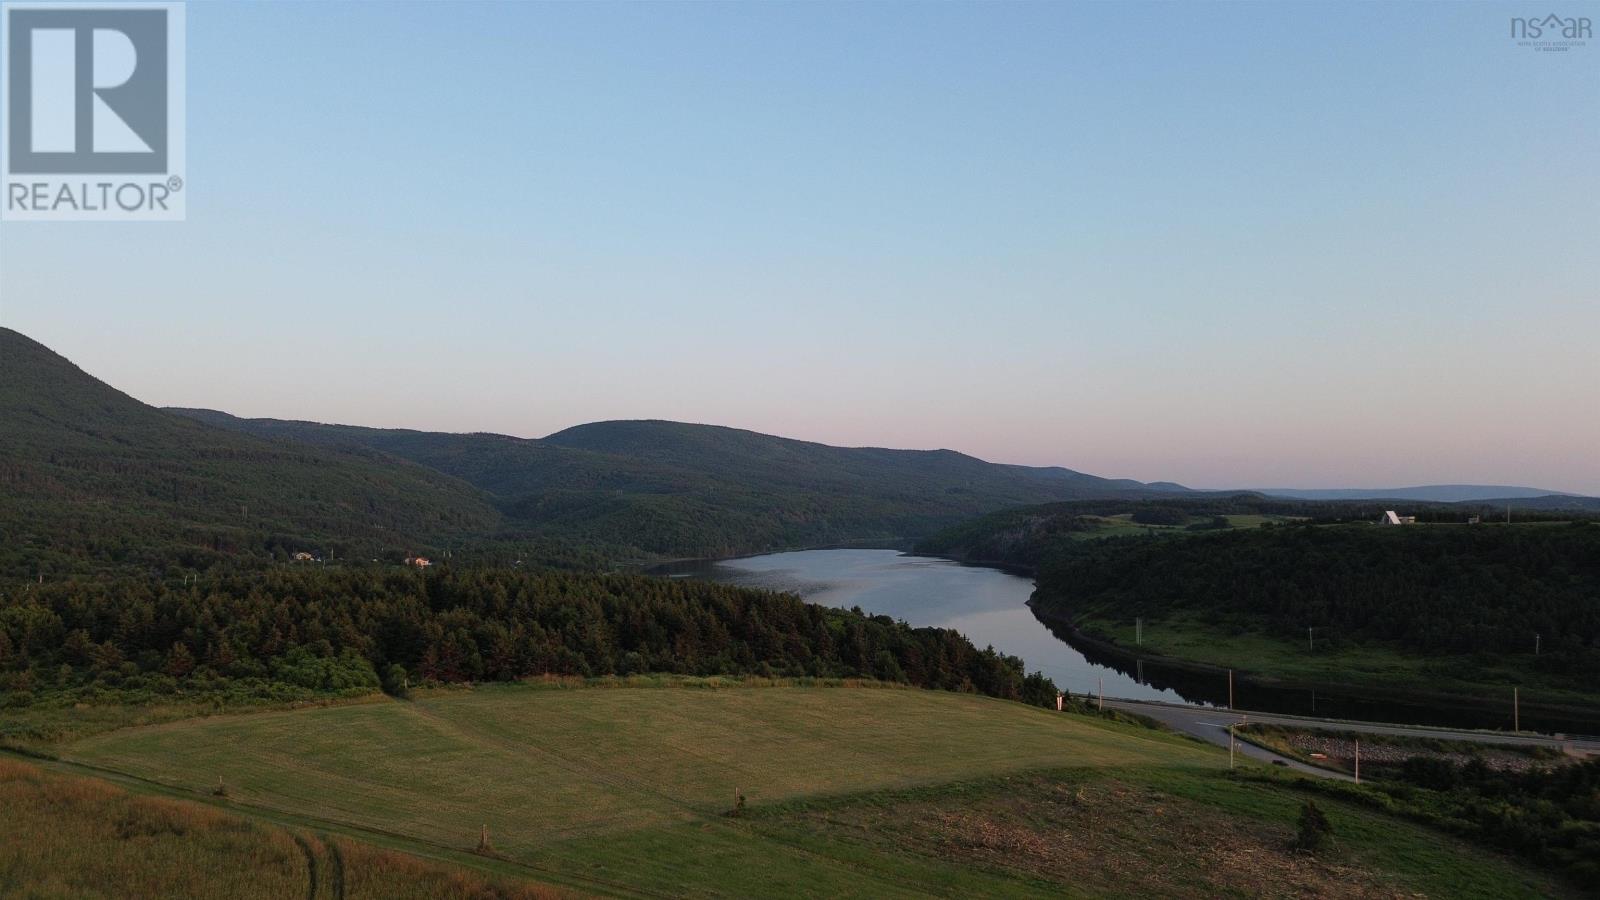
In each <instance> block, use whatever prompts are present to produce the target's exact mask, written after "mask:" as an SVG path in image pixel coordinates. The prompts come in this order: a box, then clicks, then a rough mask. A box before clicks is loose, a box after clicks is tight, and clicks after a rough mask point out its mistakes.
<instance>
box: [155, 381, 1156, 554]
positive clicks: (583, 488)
mask: <svg viewBox="0 0 1600 900" xmlns="http://www.w3.org/2000/svg"><path fill="white" fill-rule="evenodd" d="M172 412H175V413H178V414H180V415H184V416H188V417H192V418H194V419H196V420H198V421H201V422H204V423H206V424H209V425H215V426H217V427H219V428H225V429H230V430H233V431H240V432H244V433H246V434H249V435H253V436H256V437H260V438H271V439H277V440H287V441H294V442H296V443H302V444H313V445H317V446H322V447H345V448H351V447H358V448H362V449H367V450H376V451H380V452H382V453H386V454H392V455H394V456H397V457H401V458H404V459H406V460H409V461H411V462H415V463H420V464H421V465H424V466H427V467H429V468H431V469H435V470H437V471H439V472H442V473H444V474H447V475H450V476H453V477H455V478H459V479H461V480H462V481H465V482H467V483H469V484H471V485H473V486H474V487H477V488H480V489H481V490H483V491H486V492H487V493H489V494H490V495H492V496H493V497H494V498H495V502H496V505H497V506H498V507H499V509H500V510H501V511H502V512H503V513H504V515H505V516H506V520H507V528H508V529H510V530H512V531H515V530H517V529H523V530H528V531H532V532H535V533H544V534H551V535H560V536H561V537H562V538H563V539H566V540H569V541H576V542H578V543H580V544H582V545H584V546H588V547H604V548H606V549H607V551H608V552H612V553H616V552H623V553H627V552H633V553H637V554H644V555H653V556H725V555H734V554H740V553H752V552H758V551H762V550H770V549H778V548H785V547H800V546H817V545H823V544H830V543H844V542H854V541H885V540H895V539H903V538H909V537H916V536H920V535H923V534H928V533H931V532H932V531H935V530H938V529H939V528H943V527H946V526H948V525H952V524H954V523H956V522H960V521H963V520H965V519H967V518H970V517H972V516H976V515H981V514H983V513H986V512H993V511H995V510H998V509H1003V508H1005V507H1008V506H1019V505H1023V504H1027V503H1031V502H1038V501H1040V500H1041V499H1043V500H1069V499H1092V498H1113V497H1143V496H1163V495H1167V494H1170V493H1174V492H1186V490H1187V489H1185V488H1183V487H1181V486H1179V485H1147V484H1142V483H1140V482H1137V481H1130V480H1126V479H1107V478H1098V477H1096V476H1093V475H1086V474H1084V473H1082V472H1074V471H1072V470H1070V469H1063V468H1053V467H1052V468H1032V467H1028V466H1011V465H999V464H995V463H989V462H985V461H983V460H981V459H977V458H975V457H971V456H966V455H964V454H961V453H956V452H954V451H951V450H885V449H879V448H871V447H862V448H845V447H831V446H828V445H826V444H817V443H812V442H809V441H798V440H792V439H789V438H780V437H773V436H771V435H765V434H758V433H756V432H752V431H742V430H739V429H735V428H723V427H719V426H714V425H690V424H685V423H682V422H665V421H619V422H596V423H593V424H589V425H579V426H577V427H575V428H569V429H567V430H565V431H561V432H557V433H556V434H553V435H550V436H549V437H546V438H543V439H529V438H515V437H508V436H505V435H497V434H443V433H437V432H422V431H406V430H398V429H379V428H360V427H354V426H346V425H323V424H317V423H312V422H294V421H283V420H279V419H240V418H237V417H234V416H231V415H228V414H226V413H220V412H215V411H211V410H194V409H178V410H172Z"/></svg>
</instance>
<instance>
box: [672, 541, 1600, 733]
mask: <svg viewBox="0 0 1600 900" xmlns="http://www.w3.org/2000/svg"><path fill="white" fill-rule="evenodd" d="M669 573H670V574H673V575H676V576H678V577H684V576H688V577H694V578H704V579H707V580H711V581H721V582H726V583H729V584H737V585H742V586H745V587H757V588H766V589H768V590H775V591H788V592H791V593H795V594H799V595H800V596H802V597H804V598H806V599H807V600H810V601H811V602H813V603H823V604H827V605H829V606H837V607H843V608H849V607H854V606H859V607H860V608H861V609H862V610H863V611H865V612H868V613H871V614H874V615H885V616H891V617H893V618H896V619H901V620H904V621H906V622H908V623H910V624H911V625H914V626H927V625H932V626H938V627H942V628H954V629H955V630H957V631H959V632H961V633H962V634H964V635H966V636H967V637H968V638H969V639H971V641H972V642H973V643H974V644H977V645H978V646H979V647H983V646H991V647H994V648H995V649H996V650H998V651H1000V652H1002V653H1006V654H1009V655H1011V656H1019V657H1021V658H1022V660H1023V661H1024V663H1026V665H1027V668H1028V671H1030V672H1032V671H1042V672H1043V673H1044V674H1045V675H1047V676H1049V677H1050V678H1051V679H1053V680H1054V681H1055V683H1056V685H1057V686H1059V687H1061V688H1064V689H1066V690H1069V691H1071V692H1073V693H1074V694H1078V695H1083V694H1093V693H1094V692H1095V691H1096V690H1098V688H1099V685H1100V682H1101V681H1102V679H1103V680H1104V683H1105V693H1106V696H1107V697H1126V698H1129V699H1135V700H1168V701H1173V702H1179V703H1194V704H1200V705H1215V706H1225V705H1227V703H1228V692H1229V688H1228V679H1227V675H1226V674H1225V673H1223V672H1216V671H1203V672H1196V671H1194V670H1191V669H1184V668H1177V667H1172V666H1168V665H1164V664H1161V663H1160V662H1147V661H1143V660H1139V659H1138V658H1136V657H1134V656H1132V655H1130V654H1125V653H1112V652H1107V651H1105V650H1103V649H1101V650H1096V649H1094V648H1092V647H1086V648H1085V649H1084V650H1083V651H1081V652H1080V651H1079V650H1078V649H1076V648H1074V647H1072V646H1070V645H1069V644H1067V643H1066V642H1065V641H1063V640H1062V639H1060V638H1058V637H1056V636H1055V635H1054V634H1052V633H1051V632H1050V629H1049V628H1047V627H1046V626H1045V625H1044V624H1043V623H1041V622H1040V621H1039V620H1038V619H1036V618H1034V615H1033V611H1032V610H1030V609H1029V608H1028V607H1027V605H1026V604H1027V601H1028V598H1029V597H1030V596H1031V595H1032V594H1033V582H1032V580H1030V579H1027V578H1022V577H1019V576H1016V575H1012V574H1009V573H1006V572H1002V571H999V570H996V569H988V568H983V567H979V566H963V565H961V564H959V563H954V562H951V561H950V560H946V559H934V558H930V557H925V556H908V555H905V554H902V553H900V552H898V551H895V550H803V551H799V552H794V553H773V554H769V555H766V556H753V557H749V558H746V559H734V560H725V561H721V562H698V563H691V564H686V565H679V566H675V567H673V568H672V569H670V570H669ZM1091 660H1092V661H1091ZM1234 687H1235V697H1234V701H1235V703H1236V704H1237V706H1238V708H1240V709H1254V710H1262V711H1267V712H1279V713H1291V714H1295V715H1311V716H1327V717H1331V718H1343V719H1359V720H1366V721H1374V722H1401V723H1411V724H1427V725H1445V726H1454V727H1466V728H1501V729H1503V728H1510V727H1511V725H1512V721H1511V708H1510V704H1509V702H1493V699H1494V698H1489V700H1488V701H1485V702H1470V701H1461V702H1441V700H1440V699H1439V698H1432V697H1424V696H1422V695H1408V694H1405V693H1398V694H1397V693H1385V694H1382V695H1378V694H1374V693H1373V692H1372V691H1370V690H1362V689H1359V688H1345V687H1339V686H1325V687H1323V688H1319V689H1316V690H1311V689H1305V688H1284V687H1278V686H1274V685H1263V684H1258V683H1253V682H1251V681H1249V680H1247V679H1243V678H1241V679H1237V681H1236V683H1235V686H1234ZM1507 693H1509V691H1507ZM1503 699H1509V698H1503ZM1521 724H1522V726H1523V727H1524V728H1534V729H1538V730H1542V731H1549V732H1568V733H1577V734H1600V715H1597V714H1595V713H1590V712H1586V711H1577V712H1576V713H1575V712H1574V711H1572V710H1569V709H1560V710H1555V709H1542V708H1540V707H1538V706H1537V705H1534V704H1528V703H1527V702H1526V698H1524V706H1523V709H1522V717H1521Z"/></svg>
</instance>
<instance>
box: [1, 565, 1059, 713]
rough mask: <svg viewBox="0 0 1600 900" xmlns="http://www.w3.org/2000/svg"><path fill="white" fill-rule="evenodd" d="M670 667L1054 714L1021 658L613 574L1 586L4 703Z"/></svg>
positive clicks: (320, 573)
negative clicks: (872, 684) (875, 688)
mask: <svg viewBox="0 0 1600 900" xmlns="http://www.w3.org/2000/svg"><path fill="white" fill-rule="evenodd" d="M646 672H653V673H675V674H685V675H746V674H752V675H762V676H791V677H808V676H809V677H825V678H828V677H862V678H876V679H880V680H884V681H891V682H902V683H906V684H910V685H916V686H919V687H927V688H939V689H945V690H953V691H969V692H978V693H983V694H987V695H990V696H994V697H1002V698H1007V699H1013V700H1022V701H1026V702H1029V703H1035V704H1045V703H1053V702H1054V697H1055V687H1054V685H1053V684H1052V683H1051V682H1050V681H1049V680H1048V679H1045V678H1043V677H1041V676H1039V675H1037V674H1035V675H1031V676H1030V675H1025V673H1024V672H1023V668H1022V661H1021V660H1019V659H1016V658H1014V657H1008V656H1004V655H1001V654H997V653H995V652H994V651H993V650H989V649H986V650H979V649H977V648H976V647H974V646H973V645H972V644H971V643H970V642H969V641H967V640H966V638H964V637H962V636H961V635H960V634H958V633H956V632H954V631H950V630H947V629H938V628H912V627H909V626H907V625H905V624H904V623H900V622H895V621H893V620H890V619H888V618H886V617H882V616H867V615H864V614H862V613H861V612H860V611H849V610H838V609H831V608H827V607H822V606H816V605H813V604H808V603H805V602H802V601H801V600H799V599H798V598H795V597H793V596H789V595H783V594H772V593H767V592H763V591H753V590H746V589H741V588H734V587H728V586H724V585H716V584H709V583H704V582H696V581H687V580H670V579H663V578H648V577H643V576H625V575H594V574H583V573H576V572H557V571H549V570H546V571H541V572H536V573H535V572H518V571H511V570H506V569H472V570H463V571H450V570H449V569H447V568H446V569H444V570H441V571H436V572H434V573H428V574H424V573H420V572H409V571H401V570H396V569H394V568H392V567H385V568H378V567H366V568H343V567H332V566H328V567H325V566H317V565H314V564H308V565H305V566H301V567H294V568H290V567H281V568H277V569H274V570H271V571H268V572H263V573H239V574H232V575H217V576H207V577H200V578H190V579H185V580H171V579H168V580H158V579H151V578H121V579H113V580H100V581H66V582H59V583H46V584H40V585H23V586H18V587H11V588H7V589H5V590H4V592H3V593H0V697H4V700H3V702H0V705H5V704H10V705H26V704H29V703H32V702H35V701H36V700H37V699H40V698H42V697H45V696H48V695H52V694H54V695H60V696H64V697H68V698H70V699H89V700H93V699H95V698H97V697H105V698H107V699H147V698H150V697H155V696H159V695H164V694H172V693H175V692H190V693H194V692H200V693H207V692H209V693H218V694H228V693H234V694H247V695H248V694H255V695H261V694H266V695H269V696H277V695H281V693H282V692H281V691H278V690H277V688H278V687H280V686H287V687H289V688H297V689H301V690H303V691H311V692H317V691H322V692H338V691H347V690H351V689H356V690H360V689H374V690H375V689H377V688H378V687H379V685H380V684H381V685H382V686H383V687H384V689H386V690H389V691H391V692H400V691H403V690H404V688H405V686H406V685H407V684H408V683H410V684H417V683H425V682H463V681H487V680H510V679H516V678H521V677H525V676H530V675H541V674H558V675H577V676H595V675H607V674H621V675H628V674H634V673H646Z"/></svg>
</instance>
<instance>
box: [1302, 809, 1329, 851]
mask: <svg viewBox="0 0 1600 900" xmlns="http://www.w3.org/2000/svg"><path fill="white" fill-rule="evenodd" d="M1299 825H1300V833H1299V836H1298V837H1297V838H1296V839H1295V846H1296V847H1298V848H1299V849H1301V850H1304V851H1306V852H1308V853H1315V852H1316V851H1317V850H1319V849H1321V847H1322V845H1323V842H1324V841H1326V840H1327V838H1328V835H1330V834H1333V823H1332V822H1329V821H1328V817H1327V815H1326V814H1325V813H1323V811H1322V810H1320V809H1318V808H1317V801H1315V800H1307V801H1306V804H1305V806H1302V807H1300V822H1299Z"/></svg>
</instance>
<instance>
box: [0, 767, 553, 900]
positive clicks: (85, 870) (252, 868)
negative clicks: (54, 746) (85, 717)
mask: <svg viewBox="0 0 1600 900" xmlns="http://www.w3.org/2000/svg"><path fill="white" fill-rule="evenodd" d="M560 896H566V894H565V892H557V891H554V890H551V889H547V888H541V887H539V886H536V885H532V884H523V883H517V882H514V881H507V880H503V879H496V880H490V879H485V878H484V877H482V876H480V875H479V874H477V873H475V872H471V871H464V870H462V869H459V868H456V867H453V866H444V865H440V864H437V863H432V862H428V861H424V860H420V859H416V858H415V857H411V856H407V855H405V854H402V853H398V852H396V851H393V850H386V849H381V848H377V847H372V846H368V845H365V844H362V843H359V842H355V841H350V840H346V839H343V838H331V837H329V836H327V835H318V834H314V833H311V832H308V831H301V830H290V829H286V828H281V827H277V826H274V825H270V824H267V823H262V822H259V821H252V820H251V819H248V818H245V817H243V816H238V815H234V814H232V813H229V812H225V811H223V810H219V809H216V808H213V807H210V806H204V805H201V804H198V803H192V802H185V801H179V800H171V799H166V798H161V797H149V796H141V795H138V794H132V793H129V792H128V791H126V790H123V789H122V788H119V787H117V786H115V785H112V784H108V783H106V782H104V781H101V780H98V779H93V778H82V777H75V776H70V775H62V774H58V773H54V772H47V771H45V770H43V769H40V768H39V767H38V766H35V765H33V764H30V763H25V762H20V761H16V760H8V759H0V897H28V898H37V900H46V898H62V900H85V898H108V900H109V898H119V900H120V898H128V897H227V898H230V900H281V898H310V900H319V898H330V900H339V898H350V900H356V898H365V900H423V898H435V897H484V898H489V897H493V898H498V900H544V898H555V897H560Z"/></svg>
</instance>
